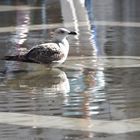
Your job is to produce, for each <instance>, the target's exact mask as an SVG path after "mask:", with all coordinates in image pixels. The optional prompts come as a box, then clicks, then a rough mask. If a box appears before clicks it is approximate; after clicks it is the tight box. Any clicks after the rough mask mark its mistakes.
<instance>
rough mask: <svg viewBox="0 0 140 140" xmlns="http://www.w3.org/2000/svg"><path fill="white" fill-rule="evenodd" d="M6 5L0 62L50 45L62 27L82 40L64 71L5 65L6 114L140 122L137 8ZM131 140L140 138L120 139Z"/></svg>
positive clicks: (7, 133)
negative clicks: (8, 56) (21, 50)
mask: <svg viewBox="0 0 140 140" xmlns="http://www.w3.org/2000/svg"><path fill="white" fill-rule="evenodd" d="M0 4H1V5H0V7H1V10H0V18H1V22H0V29H1V31H0V54H1V57H3V56H4V55H7V54H10V55H14V54H18V53H19V51H20V49H23V50H24V49H25V48H27V49H30V48H31V47H32V46H33V45H36V44H39V43H42V42H45V41H50V38H51V32H52V31H53V30H54V29H55V28H57V27H66V28H68V29H70V30H75V31H77V32H78V33H79V35H78V36H76V37H75V38H73V37H70V38H68V40H69V42H70V46H71V47H70V53H69V57H68V59H67V61H66V62H65V63H64V64H63V65H61V66H60V67H58V68H53V69H51V70H50V69H48V68H46V67H45V66H43V65H39V64H29V63H20V62H6V61H0V112H12V113H14V112H15V113H23V114H24V113H25V114H36V115H46V116H62V117H70V118H84V119H92V120H124V119H132V118H139V116H140V112H139V108H140V94H139V91H140V86H139V85H140V76H139V71H140V57H139V55H140V51H139V44H140V40H139V34H140V33H139V31H140V30H139V27H140V23H139V18H137V17H138V16H137V14H138V13H139V10H138V9H139V8H138V4H139V1H138V0H134V1H133V2H129V1H128V0H126V1H124V2H121V1H111V0H107V1H106V2H104V3H103V2H102V1H100V0H95V1H88V0H87V1H86V3H85V4H84V7H83V5H82V3H81V2H80V1H79V0H77V1H72V2H68V1H66V0H60V1H55V0H54V1H40V2H33V3H30V2H22V1H19V2H13V1H3V2H2V1H1V2H0ZM132 4H133V5H132ZM66 7H67V8H66ZM126 7H127V8H126ZM122 10H123V12H121V11H122ZM68 11H69V12H68ZM79 11H80V12H81V13H82V14H81V13H79ZM116 11H117V12H116ZM0 130H1V134H0V138H2V139H10V140H12V139H14V138H15V137H17V139H38V140H39V139H42V140H44V139H46V138H48V139H49V140H51V139H53V138H54V137H56V136H58V140H62V139H89V140H90V139H93V138H95V139H100V138H104V139H108V138H110V139H111V138H112V139H114V138H117V139H118V136H116V135H110V136H108V134H104V135H103V134H96V133H90V132H84V133H81V131H72V130H71V131H69V130H65V131H63V130H59V129H56V130H55V129H46V128H30V127H24V126H17V125H10V124H6V125H5V124H0ZM54 133H55V134H56V135H55V134H54ZM59 133H60V134H59ZM25 135H26V136H27V138H25ZM125 136H127V137H128V138H130V139H131V138H132V137H133V139H139V136H138V134H137V132H135V133H132V135H130V133H129V134H128V135H127V134H126V135H125V134H121V135H120V136H119V139H122V140H123V139H124V137H125Z"/></svg>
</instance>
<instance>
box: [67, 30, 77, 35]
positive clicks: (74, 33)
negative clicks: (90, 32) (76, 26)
mask: <svg viewBox="0 0 140 140" xmlns="http://www.w3.org/2000/svg"><path fill="white" fill-rule="evenodd" d="M68 34H69V35H77V33H76V32H73V31H71V32H69V33H68Z"/></svg>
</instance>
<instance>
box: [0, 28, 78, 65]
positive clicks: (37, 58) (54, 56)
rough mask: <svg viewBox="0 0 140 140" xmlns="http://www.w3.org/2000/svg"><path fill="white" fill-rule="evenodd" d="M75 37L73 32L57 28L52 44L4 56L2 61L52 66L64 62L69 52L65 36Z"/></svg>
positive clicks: (44, 44) (40, 45)
mask: <svg viewBox="0 0 140 140" xmlns="http://www.w3.org/2000/svg"><path fill="white" fill-rule="evenodd" d="M69 35H77V33H76V32H74V31H69V30H67V29H65V28H58V29H56V30H55V31H54V34H53V38H52V42H50V43H43V44H39V45H37V46H35V47H33V48H31V49H30V50H29V51H27V52H26V53H25V54H19V55H14V56H5V57H4V58H3V59H2V60H7V61H21V62H30V63H39V64H46V65H50V66H53V65H55V64H62V63H63V62H65V60H66V58H67V56H68V52H69V42H68V40H67V36H69Z"/></svg>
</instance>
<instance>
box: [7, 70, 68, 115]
mask: <svg viewBox="0 0 140 140" xmlns="http://www.w3.org/2000/svg"><path fill="white" fill-rule="evenodd" d="M11 75H13V76H12V78H11ZM5 82H6V85H7V87H8V88H9V89H10V90H11V92H12V94H9V93H8V95H9V96H10V97H9V98H10V100H11V98H14V99H13V100H12V101H10V104H11V105H9V108H11V110H13V109H12V107H13V105H12V104H14V107H15V108H14V110H17V108H18V109H19V108H20V106H21V105H20V102H21V100H23V102H26V106H27V107H26V108H28V110H26V108H24V110H25V112H26V113H28V112H30V111H33V112H32V113H33V114H37V113H39V114H45V115H61V114H63V108H62V105H63V104H65V103H66V102H67V97H68V92H69V90H70V85H69V81H68V78H67V75H66V73H65V72H64V71H62V70H60V69H57V68H52V69H44V71H43V70H41V71H23V72H19V71H15V72H10V73H7V79H6V81H5ZM19 99H20V102H18V100H19ZM14 101H16V102H14ZM13 102H14V103H13ZM16 107H17V108H16ZM29 108H30V109H29Z"/></svg>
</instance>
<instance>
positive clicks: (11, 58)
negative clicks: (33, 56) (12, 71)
mask: <svg viewBox="0 0 140 140" xmlns="http://www.w3.org/2000/svg"><path fill="white" fill-rule="evenodd" d="M1 60H7V61H20V62H29V63H36V62H34V61H32V60H29V59H27V58H26V57H25V56H24V55H14V56H5V57H3V58H1Z"/></svg>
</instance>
